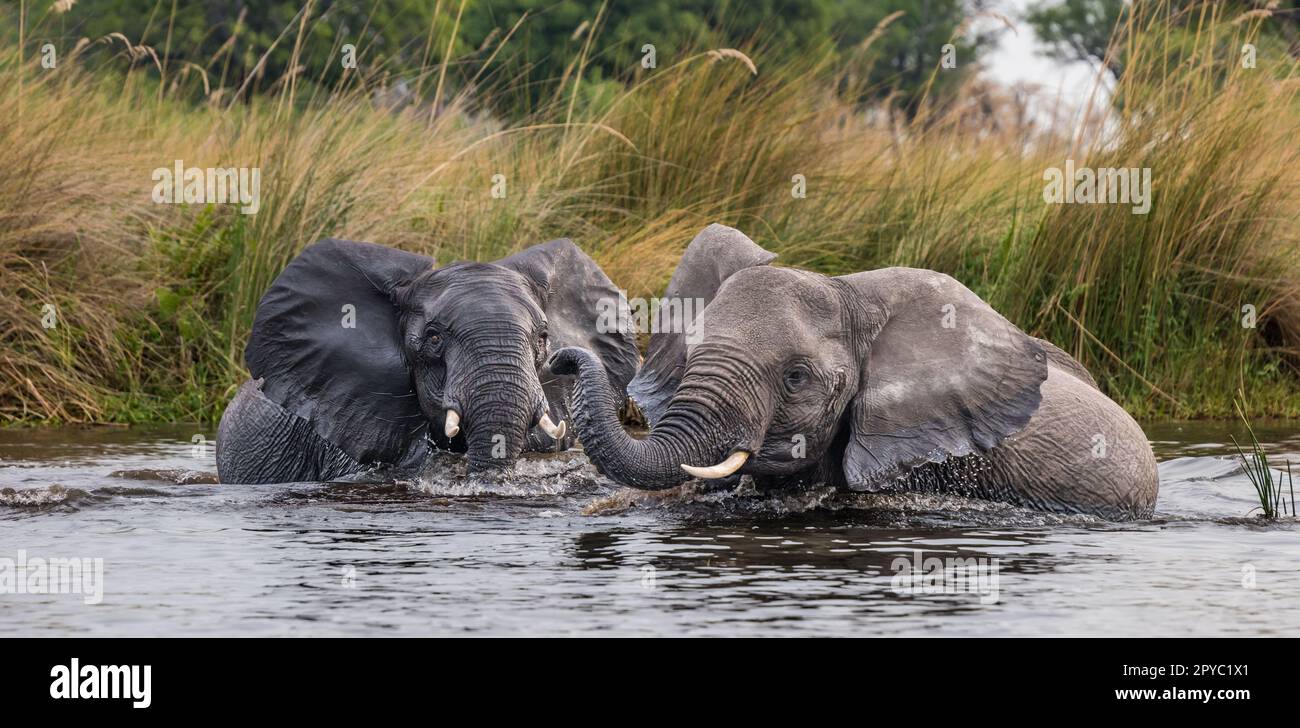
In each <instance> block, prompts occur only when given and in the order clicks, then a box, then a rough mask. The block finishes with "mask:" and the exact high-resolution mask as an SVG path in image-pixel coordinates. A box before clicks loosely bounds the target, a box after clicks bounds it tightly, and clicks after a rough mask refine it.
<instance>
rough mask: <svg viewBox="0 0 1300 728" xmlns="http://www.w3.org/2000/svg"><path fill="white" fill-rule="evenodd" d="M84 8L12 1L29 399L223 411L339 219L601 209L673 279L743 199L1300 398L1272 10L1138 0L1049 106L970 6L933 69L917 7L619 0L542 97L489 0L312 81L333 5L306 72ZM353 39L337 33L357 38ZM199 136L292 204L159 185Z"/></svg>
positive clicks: (824, 237)
mask: <svg viewBox="0 0 1300 728" xmlns="http://www.w3.org/2000/svg"><path fill="white" fill-rule="evenodd" d="M55 5H62V3H55V4H53V5H49V4H47V5H39V4H38V6H39V7H40V8H44V9H43V10H41V11H39V12H38V11H37V10H32V9H30V8H27V9H21V10H20V8H19V7H16V6H14V4H10V5H9V6H6V8H5V9H4V10H3V12H6V13H8V16H7V19H6V25H8V23H7V20H8V19H17V18H18V15H19V14H20V12H22V13H25V14H24V16H23V20H22V22H15V23H13V24H12V28H13V31H12V38H10V37H9V36H5V41H6V43H5V45H4V48H3V50H0V108H2V109H3V110H4V117H5V119H6V123H5V124H2V125H0V163H2V166H3V169H4V170H5V174H4V175H0V423H7V424H12V423H66V422H142V421H157V420H206V421H211V420H213V419H215V418H217V417H219V416H220V413H221V411H222V408H223V407H224V405H225V403H226V402H227V401H228V400H229V398H230V396H231V395H232V394H233V392H234V390H235V388H236V387H237V386H238V385H239V383H240V382H241V381H242V380H243V379H245V378H246V376H247V372H246V370H245V369H244V366H243V361H242V354H243V345H244V343H245V341H246V340H247V337H248V333H249V328H250V326H251V322H252V317H253V312H254V310H255V308H256V305H257V301H258V299H259V297H260V296H261V293H262V291H264V290H265V289H266V287H267V285H268V284H269V283H270V282H271V280H272V279H273V278H274V277H275V276H276V274H277V273H278V272H279V271H280V270H281V269H282V268H283V266H284V265H285V264H286V263H287V262H288V261H289V260H290V259H291V258H292V257H293V256H294V254H295V253H296V252H297V251H299V250H301V249H302V248H303V247H304V246H306V245H308V244H309V243H311V242H312V241H314V240H316V239H319V238H322V237H326V236H337V237H346V238H352V239H360V240H369V241H374V242H381V243H385V244H388V245H394V246H398V247H402V248H405V249H408V250H415V251H421V252H426V253H429V254H431V255H434V256H435V257H436V258H437V259H438V260H439V262H440V263H445V262H449V261H452V260H458V259H478V260H492V259H495V258H497V257H500V256H502V255H505V254H507V253H509V252H511V251H514V250H518V249H520V248H522V247H526V246H528V245H530V244H533V243H536V242H541V241H544V240H547V239H550V238H554V237H561V236H565V237H571V238H573V239H574V240H575V241H576V242H577V243H579V244H580V245H581V246H582V247H583V248H585V249H586V250H588V251H589V252H591V253H592V255H594V256H595V257H596V259H597V260H598V261H599V262H600V263H601V265H602V266H603V267H604V269H605V270H606V272H607V273H608V274H609V275H610V277H611V278H613V279H614V280H615V281H616V282H617V283H619V285H621V286H622V287H624V288H626V289H627V290H628V295H629V296H645V297H648V296H651V295H656V294H661V293H662V290H663V288H664V286H665V285H666V283H667V280H668V278H669V276H670V275H671V273H672V270H673V267H674V265H675V264H676V261H677V258H678V256H679V255H680V253H681V251H682V250H683V249H684V247H685V246H686V244H687V243H689V241H690V240H691V238H692V237H693V236H694V235H695V233H696V232H698V231H699V230H700V229H701V228H703V227H704V226H705V225H707V224H709V223H711V222H723V223H726V224H729V225H734V226H736V227H738V228H740V229H741V230H743V231H745V232H746V233H747V234H748V235H750V236H751V237H753V238H754V239H755V240H756V241H757V242H758V243H759V244H761V245H763V246H765V247H767V248H769V249H772V250H774V251H777V252H779V254H780V257H779V259H778V262H779V263H781V264H784V265H796V266H803V267H807V268H811V269H814V270H819V271H823V272H826V273H830V274H839V273H846V272H852V271H857V270H863V269H869V268H876V267H882V266H890V265H908V266H917V267H924V268H932V269H936V270H940V271H944V272H947V273H950V274H952V275H953V276H955V277H957V278H958V279H959V280H961V281H962V282H963V283H965V284H966V285H967V286H969V287H970V288H972V289H973V290H974V291H975V292H976V293H978V294H979V295H981V296H982V297H984V298H985V299H986V300H988V301H989V302H990V303H991V304H992V305H993V306H994V307H995V308H996V309H997V310H999V311H1000V312H1002V313H1003V314H1004V315H1006V316H1007V317H1008V318H1010V319H1011V320H1012V321H1014V322H1015V323H1016V324H1017V325H1019V326H1020V327H1021V328H1023V329H1024V330H1026V331H1028V332H1030V333H1033V334H1035V335H1038V336H1042V337H1045V338H1048V339H1050V340H1052V341H1053V342H1055V343H1056V344H1057V345H1059V346H1060V347H1062V348H1063V349H1065V350H1066V351H1069V352H1071V353H1072V354H1074V355H1075V356H1076V357H1078V358H1079V359H1080V360H1081V361H1082V362H1083V363H1084V364H1085V365H1087V366H1088V368H1089V369H1090V370H1091V371H1092V372H1093V373H1094V375H1095V376H1096V378H1097V380H1098V382H1099V383H1100V385H1101V386H1102V387H1103V389H1104V390H1105V391H1106V392H1107V393H1108V394H1109V395H1111V396H1112V397H1114V398H1115V399H1116V400H1117V401H1119V402H1120V403H1121V404H1123V405H1124V406H1125V407H1126V408H1128V409H1129V411H1131V412H1133V413H1134V414H1135V415H1138V416H1144V417H1151V416H1176V417H1195V416H1211V417H1229V416H1232V414H1233V399H1234V395H1236V394H1237V393H1238V391H1239V390H1240V391H1241V392H1242V393H1243V394H1244V397H1245V398H1246V399H1247V400H1248V406H1249V410H1250V411H1251V412H1252V414H1253V415H1256V416H1269V415H1271V416H1293V417H1294V416H1300V143H1298V142H1297V140H1300V103H1297V97H1296V95H1297V91H1298V90H1300V69H1297V66H1296V62H1295V60H1294V58H1293V57H1292V56H1291V55H1290V54H1289V53H1288V52H1287V49H1286V47H1285V44H1280V43H1277V42H1274V41H1273V38H1272V36H1270V35H1269V34H1268V32H1267V31H1268V27H1269V23H1271V22H1273V21H1272V18H1271V17H1270V13H1269V11H1267V10H1250V9H1248V8H1244V7H1241V5H1240V4H1236V3H1165V2H1157V3H1150V4H1145V3H1139V4H1137V5H1138V7H1139V11H1137V12H1135V13H1128V14H1125V15H1124V17H1122V18H1121V20H1120V24H1119V26H1118V27H1117V29H1116V32H1115V34H1114V35H1113V37H1112V39H1111V43H1110V51H1109V53H1110V54H1112V60H1114V59H1122V67H1123V72H1122V74H1119V75H1118V77H1117V78H1116V77H1114V76H1104V77H1102V78H1101V79H1100V80H1099V84H1100V85H1102V86H1108V87H1110V92H1109V94H1107V95H1099V96H1098V97H1097V98H1096V99H1095V100H1094V101H1093V103H1092V104H1091V105H1089V104H1087V103H1084V104H1083V105H1082V112H1081V113H1080V114H1078V115H1075V116H1073V117H1070V116H1067V115H1062V116H1056V117H1051V118H1048V117H1044V116H1043V115H1041V114H1037V113H1035V112H1033V111H1032V109H1031V108H1030V107H1028V106H1027V105H1026V103H1025V102H1024V98H1023V96H1022V95H1021V94H1020V93H1017V92H1015V91H1014V90H1007V89H999V88H997V87H996V86H994V85H993V84H992V83H990V82H989V81H987V80H986V79H984V78H983V77H982V76H981V75H980V74H979V73H976V72H975V70H977V69H972V68H969V67H967V66H965V65H963V57H962V55H961V52H964V50H966V49H971V48H974V47H975V45H976V44H975V43H974V41H973V40H971V41H969V42H968V41H967V40H965V39H967V38H968V36H967V34H968V33H969V34H972V35H970V36H969V37H970V38H973V37H974V36H973V33H974V31H973V30H971V29H970V28H971V27H973V26H974V25H975V24H974V23H973V22H972V23H966V22H960V23H958V24H957V25H956V26H955V27H953V28H951V31H950V32H949V37H950V38H951V39H952V40H953V43H954V45H953V47H954V49H957V50H958V51H959V52H958V54H957V55H956V62H957V68H955V69H949V68H946V67H945V65H944V62H943V60H942V53H940V52H939V51H938V49H937V48H936V49H935V53H934V56H933V57H932V58H927V59H925V63H926V64H927V65H926V66H925V67H924V73H923V74H921V75H920V77H919V81H918V85H917V86H909V87H908V88H909V89H919V92H917V93H915V94H913V93H910V92H909V93H900V94H899V95H896V96H891V95H890V94H887V93H881V90H882V89H883V88H887V84H888V82H889V79H891V78H894V77H895V76H897V75H899V74H897V73H895V74H892V75H891V74H888V73H886V74H883V75H882V73H881V72H880V69H881V68H887V67H888V65H889V64H890V63H891V62H892V61H891V60H890V59H886V58H882V56H881V55H880V54H881V51H880V46H879V45H877V44H878V43H882V42H884V41H882V39H885V38H888V36H889V34H890V33H891V28H894V27H895V25H894V24H895V23H902V22H904V21H903V18H904V17H905V16H906V11H902V12H903V13H904V15H903V16H899V15H897V14H888V15H884V16H883V17H876V18H872V19H871V20H872V22H871V24H870V26H869V27H868V29H867V31H866V32H863V33H861V38H860V40H857V41H856V42H855V43H853V44H851V45H848V46H845V45H843V44H840V45H826V46H825V47H822V46H816V45H809V46H807V48H808V49H813V50H807V49H805V50H804V51H802V52H792V51H791V50H790V49H789V48H788V47H785V46H782V43H783V42H789V41H788V39H787V40H784V41H783V40H782V39H781V38H779V37H770V36H767V37H765V36H762V35H761V34H756V35H755V36H754V39H753V40H750V41H746V42H742V43H739V44H737V45H738V47H737V48H726V49H719V48H716V47H712V46H709V45H707V44H705V43H704V41H707V40H712V39H710V38H708V37H706V36H701V37H700V38H696V39H695V40H694V43H695V44H694V45H686V44H671V45H666V46H665V47H664V48H659V49H658V50H657V58H656V65H655V67H654V68H646V67H644V66H643V65H642V64H641V63H640V62H639V61H640V59H641V58H642V57H643V54H642V53H641V52H639V50H638V52H636V53H634V54H632V55H630V56H629V57H628V61H629V62H630V63H631V65H632V66H633V67H632V68H631V69H630V70H628V71H627V72H626V73H625V74H623V75H621V76H620V75H616V73H615V72H616V71H617V67H618V66H617V64H615V65H614V66H613V69H614V70H610V68H609V67H607V66H608V63H609V55H608V54H604V53H601V52H599V49H600V48H601V47H602V46H601V45H600V41H599V40H598V39H599V38H600V35H599V33H600V31H601V28H602V27H603V21H602V16H601V13H603V12H604V11H601V10H599V9H598V11H597V13H596V14H594V15H593V16H592V17H589V18H582V19H580V20H579V21H578V22H575V23H573V26H574V27H573V28H571V29H569V32H570V34H571V38H572V40H571V42H569V43H566V45H565V50H564V53H566V54H567V55H565V56H564V59H565V60H564V63H563V64H561V65H560V66H558V70H557V71H556V72H554V73H552V74H551V75H549V76H548V77H547V83H546V84H544V85H543V86H542V88H544V89H545V92H544V93H541V92H538V91H537V90H536V89H535V88H533V87H532V86H531V85H529V83H530V82H529V81H528V80H527V79H529V78H531V76H529V75H528V74H527V73H526V72H525V71H524V70H523V69H522V68H521V67H520V65H519V61H518V57H517V56H514V55H512V54H511V53H510V52H509V49H511V48H513V47H514V46H513V45H512V44H515V43H518V42H519V39H520V38H521V37H523V36H522V35H521V33H522V32H523V31H522V30H521V29H522V28H525V27H528V26H527V23H529V22H530V21H529V18H528V17H522V18H521V19H519V20H518V21H515V20H510V22H508V23H504V22H503V23H502V24H501V25H500V26H499V27H496V30H497V32H495V33H489V34H488V35H490V38H488V39H486V41H485V42H482V43H479V41H478V40H477V39H476V40H475V41H474V42H473V43H470V42H468V41H467V40H466V37H464V36H462V33H463V32H466V31H464V30H463V29H462V27H461V25H460V24H459V23H458V21H457V19H458V18H459V17H461V15H460V13H458V6H460V10H461V11H462V12H463V5H462V4H461V3H457V2H447V3H438V4H437V8H436V9H435V15H434V19H433V21H432V22H430V24H429V26H428V28H427V29H426V30H427V37H426V38H425V39H423V40H422V42H421V44H420V45H419V46H418V47H414V48H407V49H406V56H407V57H409V58H418V59H419V62H418V64H416V65H415V66H414V67H412V66H411V65H409V63H408V65H406V66H403V67H402V68H401V69H395V68H393V67H391V66H387V65H384V64H382V63H375V64H371V63H370V62H369V61H368V60H367V56H366V53H367V47H366V45H365V44H364V43H359V44H358V45H357V48H356V53H357V58H358V64H357V68H351V69H343V68H342V67H341V65H340V66H339V67H338V70H329V71H328V72H324V71H323V72H322V73H323V74H325V75H324V76H323V77H320V78H317V79H314V80H312V81H308V80H306V79H305V78H304V77H303V75H302V74H304V73H305V72H306V71H305V70H304V69H308V68H313V67H314V68H325V67H326V66H325V65H323V64H324V61H323V60H322V59H321V58H320V57H314V56H313V57H312V58H310V59H307V58H305V55H306V54H308V49H309V48H313V47H314V46H311V45H310V44H309V43H308V40H309V39H312V38H319V37H320V36H321V34H323V33H326V31H328V30H329V28H330V26H329V24H328V22H326V21H322V20H321V18H320V17H318V16H316V15H314V14H313V11H312V5H311V4H307V5H306V6H305V7H304V8H302V10H301V11H300V12H298V13H297V14H296V15H292V16H291V17H289V18H285V19H283V20H282V22H281V24H280V26H279V28H278V29H277V30H276V32H275V33H274V34H272V36H271V37H269V38H268V39H264V42H265V44H266V45H268V46H269V45H271V44H274V51H273V52H274V54H275V56H276V58H280V57H283V65H284V69H285V70H284V71H283V72H282V73H281V75H279V76H278V77H274V78H271V77H267V76H265V75H262V76H259V75H258V70H257V69H258V68H259V64H258V63H257V61H256V59H257V57H258V55H257V54H256V53H252V55H251V56H250V53H251V51H252V49H255V48H257V47H258V46H256V45H253V44H251V43H249V44H245V43H244V42H243V41H242V40H241V39H240V38H239V37H238V35H237V34H236V35H232V36H231V37H233V38H235V40H233V41H229V42H227V43H223V44H221V45H220V46H219V47H217V48H216V49H215V50H214V51H213V52H212V55H210V56H208V57H205V58H189V59H187V58H185V56H183V55H181V54H180V53H179V52H178V51H177V46H178V45H179V44H180V39H177V38H170V37H169V36H164V37H165V38H167V40H166V42H161V41H162V39H163V37H160V38H156V36H159V33H157V32H154V33H153V34H152V35H150V36H148V38H147V39H146V40H148V42H145V41H142V40H141V39H140V38H139V37H136V38H128V37H127V36H121V35H107V36H101V37H95V38H88V39H87V40H85V41H82V40H81V39H80V37H77V36H76V34H75V33H70V32H68V31H67V30H66V28H67V19H68V18H71V17H73V14H74V13H76V12H77V8H76V7H75V6H74V7H73V8H72V10H71V11H68V12H66V13H61V12H58V11H57V9H56V8H55V7H54V6H55ZM327 20H328V17H327ZM372 20H373V19H372ZM392 22H398V21H392ZM166 26H167V23H166V15H165V9H164V15H163V16H162V17H161V18H160V19H159V20H158V21H157V26H156V27H159V28H164V27H166ZM6 32H9V31H6ZM422 34H423V33H422ZM328 37H329V38H330V39H331V44H327V45H328V48H326V50H325V51H312V52H313V53H318V52H325V53H327V54H328V57H327V58H326V59H325V60H328V59H329V58H340V59H341V58H342V55H343V52H344V51H343V45H344V44H345V43H346V42H348V41H347V39H346V38H345V37H344V36H343V35H342V34H341V33H335V34H333V35H331V36H328ZM358 37H360V38H366V37H369V36H367V35H366V34H365V33H361V34H359V36H358ZM10 40H12V42H8V41H10ZM626 42H628V43H631V42H633V41H632V40H631V39H628V40H627V41H626ZM645 42H650V41H645ZM801 42H802V41H801ZM46 43H50V44H51V45H52V46H53V47H54V49H55V54H56V58H57V64H56V65H55V66H54V67H53V68H48V67H46V65H47V64H46V63H45V62H44V61H45V60H46V57H47V56H48V53H46V52H44V51H43V50H42V49H43V47H44V45H45V44H46ZM1247 44H1249V46H1250V47H1252V48H1254V49H1255V51H1254V56H1253V57H1252V61H1253V62H1252V63H1251V64H1249V65H1247V64H1246V63H1244V62H1243V58H1244V55H1243V54H1244V50H1243V49H1244V48H1245V47H1247ZM196 45H197V44H196ZM641 46H642V42H641V41H639V40H638V41H636V48H637V49H640V48H641ZM235 57H238V58H239V59H240V62H241V64H243V66H242V67H244V68H245V70H246V71H247V73H245V74H244V75H242V76H241V75H238V74H232V73H231V72H230V66H231V65H232V64H231V63H230V62H229V61H230V59H231V58H235ZM268 57H269V56H268ZM895 60H896V59H895ZM329 67H330V68H331V69H333V68H334V67H333V66H332V65H331V66H329ZM597 68H599V69H600V71H599V72H597V71H596V69H597ZM958 69H960V71H961V73H962V76H961V81H960V83H957V82H953V81H952V80H951V79H955V78H957V76H956V75H954V76H952V77H951V79H950V78H949V77H948V76H945V74H947V73H950V72H953V71H957V70H958ZM399 70H400V73H399ZM521 79H523V80H521ZM521 84H524V85H525V86H527V88H524V87H521ZM510 98H513V99H514V101H510V102H507V101H503V100H502V99H510ZM519 99H525V100H524V101H520V100H519ZM503 109H510V111H509V112H506V111H503ZM1072 119H1073V121H1072ZM175 160H183V162H184V165H185V166H187V167H189V166H194V167H200V168H207V167H221V168H229V167H243V168H258V169H259V170H260V179H261V188H260V209H259V210H258V212H257V213H256V214H254V215H244V214H240V212H239V211H238V207H237V206H235V205H212V204H209V205H200V204H192V205H184V204H158V203H155V202H154V200H153V197H152V192H153V189H154V184H155V182H154V179H153V177H152V173H153V170H155V169H157V168H171V167H172V165H173V164H174V162H175ZM1067 160H1073V164H1074V165H1076V166H1077V167H1089V168H1093V169H1096V168H1108V167H1111V168H1124V169H1128V168H1138V169H1149V170H1150V171H1151V172H1150V174H1151V180H1152V183H1151V188H1150V190H1149V192H1150V209H1149V211H1148V212H1146V213H1145V214H1134V212H1133V209H1132V207H1133V206H1132V205H1129V204H1086V203H1076V204H1047V203H1045V201H1044V196H1043V192H1044V184H1045V183H1044V174H1045V171H1046V170H1048V169H1050V168H1064V166H1065V164H1066V161H1067ZM502 192H503V193H504V194H501V193H502ZM494 193H495V194H494ZM778 305H779V304H778ZM51 324H53V325H51Z"/></svg>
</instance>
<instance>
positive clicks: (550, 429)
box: [537, 412, 568, 440]
mask: <svg viewBox="0 0 1300 728" xmlns="http://www.w3.org/2000/svg"><path fill="white" fill-rule="evenodd" d="M537 425H538V426H539V427H541V428H542V432H545V433H546V434H547V435H550V436H551V439H552V440H562V439H564V433H565V432H567V431H568V426H567V425H565V424H564V420H560V424H558V425H557V424H555V423H554V422H551V416H550V414H548V413H546V412H543V413H542V419H541V421H539V422H538V423H537Z"/></svg>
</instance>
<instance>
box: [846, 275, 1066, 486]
mask: <svg viewBox="0 0 1300 728" xmlns="http://www.w3.org/2000/svg"><path fill="white" fill-rule="evenodd" d="M836 280H837V281H841V282H843V283H845V284H847V285H848V287H849V289H850V290H851V293H850V294H849V295H850V298H851V299H852V298H856V299H857V302H858V303H859V304H860V308H858V312H859V313H861V314H862V323H861V324H860V325H862V326H864V327H865V328H866V329H867V334H868V336H867V344H866V346H867V347H869V351H867V352H866V353H865V354H864V355H863V358H864V362H863V368H862V372H861V375H860V376H861V380H860V383H859V388H858V393H857V395H856V397H855V399H854V400H853V404H852V406H851V414H850V418H851V419H850V424H851V433H850V436H849V439H848V443H847V445H846V447H845V450H844V462H843V465H844V476H845V480H846V481H847V485H848V486H849V487H850V488H852V489H854V490H879V489H881V488H882V487H884V486H885V485H886V484H888V482H889V481H891V480H892V479H894V478H898V477H901V476H904V475H906V474H907V472H908V471H909V470H911V469H912V468H914V467H916V466H918V465H922V464H924V463H927V462H941V461H943V460H946V459H948V458H950V457H961V456H964V455H971V454H975V453H986V452H988V451H989V450H991V449H992V448H994V447H996V446H997V445H998V444H999V443H1000V442H1002V441H1003V440H1004V439H1006V438H1007V437H1009V436H1010V435H1013V434H1015V433H1016V432H1019V431H1020V429H1021V428H1023V427H1024V426H1025V424H1026V423H1027V422H1028V421H1029V418H1030V416H1031V415H1033V414H1034V412H1035V411H1036V410H1037V409H1038V404H1039V401H1040V399H1041V395H1040V393H1039V386H1040V385H1041V384H1042V383H1043V381H1044V380H1045V379H1047V355H1046V352H1044V350H1043V346H1042V345H1041V344H1040V343H1039V342H1038V340H1037V339H1035V338H1033V337H1031V336H1029V335H1027V334H1025V333H1024V332H1022V331H1021V330H1020V329H1018V328H1016V327H1015V326H1014V325H1012V324H1011V322H1010V321H1007V320H1006V319H1005V318H1003V317H1002V316H1001V315H999V314H998V313H997V312H996V311H994V310H993V309H992V308H990V307H989V305H988V304H987V303H985V302H984V301H982V300H980V298H979V297H978V296H976V295H975V294H974V293H972V292H971V291H970V290H969V289H967V288H966V287H965V286H963V285H962V284H960V283H958V282H957V281H956V280H954V279H952V278H951V277H949V276H946V275H943V274H942V273H935V272H933V271H927V270H916V269H912V268H886V269H883V270H875V271H869V272H866V273H855V274H853V275H849V276H843V277H840V278H837V279H836ZM873 333H874V336H872V334H873Z"/></svg>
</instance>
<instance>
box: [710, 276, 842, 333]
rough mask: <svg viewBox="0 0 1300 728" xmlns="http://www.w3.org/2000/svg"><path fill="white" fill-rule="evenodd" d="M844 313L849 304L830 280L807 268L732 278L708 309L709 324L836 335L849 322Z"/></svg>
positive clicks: (753, 329)
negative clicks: (846, 320) (834, 332)
mask: <svg viewBox="0 0 1300 728" xmlns="http://www.w3.org/2000/svg"><path fill="white" fill-rule="evenodd" d="M842 314H843V303H842V302H841V300H840V297H839V294H838V293H837V292H836V290H835V288H834V286H833V285H832V284H831V282H830V279H828V278H826V277H825V276H823V275H819V274H817V273H809V272H807V271H801V270H794V269H791V268H771V267H767V266H763V267H758V268H749V269H746V270H743V271H740V272H738V273H736V274H735V275H733V276H732V277H731V278H729V279H727V281H726V283H725V284H723V286H722V288H721V290H719V291H718V296H717V298H716V299H714V301H713V302H712V303H711V304H709V306H708V308H707V309H705V326H706V327H708V328H717V329H719V330H721V329H724V328H734V329H737V330H743V331H748V332H751V333H756V332H759V331H767V332H790V333H796V334H797V333H800V332H807V331H815V332H819V333H821V334H831V333H833V331H838V330H839V329H840V327H841V326H842V325H843V321H842Z"/></svg>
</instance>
